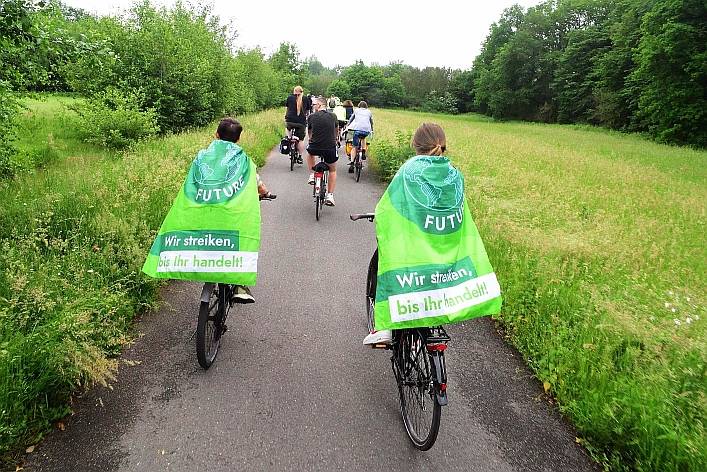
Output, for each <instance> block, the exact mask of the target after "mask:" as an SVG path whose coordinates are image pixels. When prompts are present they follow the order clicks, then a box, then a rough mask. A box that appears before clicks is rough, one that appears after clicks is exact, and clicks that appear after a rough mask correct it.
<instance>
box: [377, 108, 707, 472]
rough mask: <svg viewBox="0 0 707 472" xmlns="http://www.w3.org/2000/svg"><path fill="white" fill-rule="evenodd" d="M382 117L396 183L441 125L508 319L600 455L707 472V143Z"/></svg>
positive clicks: (472, 120)
mask: <svg viewBox="0 0 707 472" xmlns="http://www.w3.org/2000/svg"><path fill="white" fill-rule="evenodd" d="M374 114H375V121H376V135H377V136H376V139H375V140H374V141H373V145H372V149H371V151H372V157H373V159H374V162H376V163H377V166H378V167H379V169H380V171H381V173H382V174H383V175H384V176H386V177H388V178H389V177H390V176H391V175H392V174H393V173H394V172H395V169H397V167H398V166H399V165H400V163H401V162H402V161H403V160H404V159H405V158H406V157H407V156H408V155H410V154H409V153H407V151H406V149H405V148H406V147H407V146H408V143H409V139H408V136H409V134H410V133H412V132H414V130H415V129H416V128H417V126H418V125H419V124H420V123H422V122H425V121H432V122H437V123H439V124H441V125H442V126H443V128H444V129H445V131H446V133H447V139H448V152H447V154H448V155H449V156H450V158H451V159H452V161H453V162H454V163H455V165H456V166H458V167H459V168H460V169H461V170H462V172H463V173H464V175H465V177H466V191H467V198H468V201H469V205H470V209H471V211H472V214H473V215H474V219H475V221H476V223H477V225H478V226H479V231H480V232H481V234H482V237H483V238H484V241H485V244H486V248H487V250H488V253H489V257H490V259H491V262H492V264H493V265H494V267H495V270H496V273H497V274H498V277H499V281H500V283H501V288H502V291H503V294H504V307H503V312H502V313H501V315H500V316H499V320H500V321H501V322H502V323H503V325H504V326H505V329H506V333H507V334H508V336H509V338H510V340H511V341H512V342H513V343H514V344H515V345H516V346H517V347H518V349H519V350H520V351H521V352H522V353H523V355H524V356H525V357H526V360H527V362H528V364H529V365H530V366H531V368H532V369H533V370H534V371H535V372H536V374H537V376H538V378H539V379H540V380H541V381H543V383H544V384H545V386H546V388H548V389H549V390H550V391H551V392H552V394H553V395H554V396H555V397H556V398H557V400H558V401H559V405H560V408H561V410H562V411H563V412H564V413H565V414H566V415H567V416H568V417H569V418H571V420H572V421H573V422H574V424H575V425H576V426H577V428H578V430H579V431H580V434H581V438H580V441H581V442H582V443H583V444H584V445H585V446H586V447H587V448H588V449H589V450H590V451H591V452H592V453H593V455H594V457H596V458H597V459H598V460H599V461H601V462H602V463H603V464H605V465H606V466H607V467H609V468H610V469H612V470H628V469H635V470H656V471H688V470H690V471H698V470H706V469H707V437H706V435H705V420H706V417H707V400H706V397H705V392H706V391H707V389H706V388H705V387H707V370H706V367H705V366H706V365H707V329H706V323H707V311H706V310H705V294H706V293H707V283H706V282H707V277H706V274H707V246H706V245H705V236H704V235H705V209H706V206H707V185H706V184H707V153H706V152H699V151H695V150H691V149H688V148H680V147H669V146H664V145H658V144H655V143H652V142H649V141H647V140H645V139H642V138H641V137H639V136H632V135H623V134H619V133H613V132H607V131H605V130H600V129H595V128H591V127H582V126H559V125H541V124H529V123H496V122H493V121H491V120H489V119H487V118H483V117H478V116H474V115H466V116H458V117H450V116H444V115H433V114H419V113H408V112H391V111H385V110H376V111H374ZM396 133H397V137H396ZM480 388H483V385H482V386H480Z"/></svg>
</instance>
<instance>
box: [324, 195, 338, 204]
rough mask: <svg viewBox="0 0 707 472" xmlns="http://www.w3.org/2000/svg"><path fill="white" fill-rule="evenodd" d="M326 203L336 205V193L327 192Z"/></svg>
mask: <svg viewBox="0 0 707 472" xmlns="http://www.w3.org/2000/svg"><path fill="white" fill-rule="evenodd" d="M324 204H325V205H329V206H332V207H333V206H334V205H336V203H335V202H334V194H333V193H327V194H326V198H325V199H324Z"/></svg>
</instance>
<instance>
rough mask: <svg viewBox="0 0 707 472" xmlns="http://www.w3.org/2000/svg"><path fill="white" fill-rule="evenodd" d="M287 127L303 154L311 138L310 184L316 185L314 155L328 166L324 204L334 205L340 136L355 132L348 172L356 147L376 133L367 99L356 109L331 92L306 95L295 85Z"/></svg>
mask: <svg viewBox="0 0 707 472" xmlns="http://www.w3.org/2000/svg"><path fill="white" fill-rule="evenodd" d="M285 126H286V127H287V131H288V132H292V134H293V135H294V136H295V137H296V138H297V150H298V151H299V153H300V155H304V140H305V136H307V138H308V143H309V144H308V146H307V149H306V150H307V168H308V169H309V170H310V174H309V177H308V179H307V183H308V184H309V185H313V184H314V166H315V158H317V157H319V158H320V159H321V160H322V161H323V162H325V163H326V164H327V165H328V170H329V179H328V184H327V185H328V188H327V189H326V190H327V194H326V199H325V201H324V204H326V205H329V206H334V205H335V204H336V202H335V200H334V189H335V188H336V163H337V161H338V160H339V154H338V147H339V145H340V141H341V136H342V135H345V133H346V132H350V133H352V140H353V148H352V150H351V156H349V162H348V166H349V173H352V172H353V171H354V167H353V166H354V162H355V161H356V153H357V148H358V147H359V145H360V140H361V139H362V138H365V137H366V136H369V135H370V134H371V133H372V132H373V115H372V114H371V111H370V110H369V109H368V104H367V103H366V102H365V101H360V102H359V103H358V107H357V108H356V109H354V106H353V103H352V102H351V100H346V101H345V102H343V103H342V102H341V100H340V99H339V98H338V97H335V96H334V95H332V96H331V97H329V98H328V99H327V98H325V97H322V96H311V95H306V96H305V95H304V91H303V89H302V87H301V86H299V85H298V86H296V87H295V88H294V90H293V91H292V94H290V95H289V96H288V97H287V102H286V111H285Z"/></svg>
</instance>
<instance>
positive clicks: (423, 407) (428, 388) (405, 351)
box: [393, 329, 442, 451]
mask: <svg viewBox="0 0 707 472" xmlns="http://www.w3.org/2000/svg"><path fill="white" fill-rule="evenodd" d="M393 366H394V370H395V376H396V379H397V382H398V392H399V394H400V413H401V414H402V416H403V422H404V423H405V430H406V431H407V433H408V436H409V437H410V440H411V441H412V443H413V444H414V445H415V447H416V448H417V449H420V450H421V451H426V450H428V449H430V448H431V447H432V445H433V444H434V443H435V440H436V439H437V433H438V432H439V422H440V417H441V415H442V407H441V406H440V404H439V402H438V401H437V397H436V395H435V390H434V381H433V374H432V366H431V359H430V356H429V354H428V353H427V347H426V345H425V340H424V338H423V336H422V334H421V333H420V330H417V329H406V330H403V331H402V333H400V339H399V341H398V345H397V347H396V355H395V360H394V362H393Z"/></svg>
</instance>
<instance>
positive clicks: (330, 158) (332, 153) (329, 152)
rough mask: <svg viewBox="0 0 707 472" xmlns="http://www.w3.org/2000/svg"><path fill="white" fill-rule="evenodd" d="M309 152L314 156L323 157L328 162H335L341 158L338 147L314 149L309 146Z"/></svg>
mask: <svg viewBox="0 0 707 472" xmlns="http://www.w3.org/2000/svg"><path fill="white" fill-rule="evenodd" d="M307 152H308V153H310V154H311V155H313V156H319V157H321V158H323V159H324V162H326V163H327V164H333V163H335V162H336V161H338V160H339V154H338V153H337V152H336V149H312V148H311V147H308V148H307Z"/></svg>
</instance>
